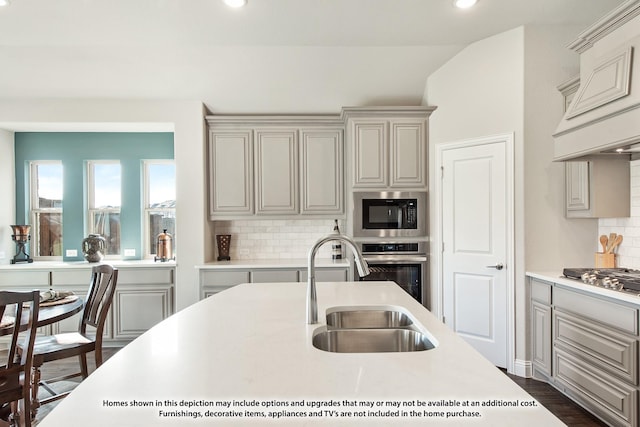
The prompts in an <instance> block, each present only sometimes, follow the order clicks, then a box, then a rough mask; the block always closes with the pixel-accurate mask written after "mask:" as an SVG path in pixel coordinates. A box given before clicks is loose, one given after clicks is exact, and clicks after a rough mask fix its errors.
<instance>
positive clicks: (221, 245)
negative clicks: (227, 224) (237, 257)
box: [216, 234, 231, 261]
mask: <svg viewBox="0 0 640 427" xmlns="http://www.w3.org/2000/svg"><path fill="white" fill-rule="evenodd" d="M216 240H217V242H218V261H229V260H230V259H231V257H230V256H229V247H230V246H231V235H230V234H218V235H217V236H216Z"/></svg>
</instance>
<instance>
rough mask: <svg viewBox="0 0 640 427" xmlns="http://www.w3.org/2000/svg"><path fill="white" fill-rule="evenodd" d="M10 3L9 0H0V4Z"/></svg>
mask: <svg viewBox="0 0 640 427" xmlns="http://www.w3.org/2000/svg"><path fill="white" fill-rule="evenodd" d="M9 3H10V1H9V0H0V6H8V5H9Z"/></svg>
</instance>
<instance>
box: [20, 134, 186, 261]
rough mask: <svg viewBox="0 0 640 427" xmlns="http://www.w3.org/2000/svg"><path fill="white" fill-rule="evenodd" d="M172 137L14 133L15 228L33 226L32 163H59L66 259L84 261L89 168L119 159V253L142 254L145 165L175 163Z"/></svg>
mask: <svg viewBox="0 0 640 427" xmlns="http://www.w3.org/2000/svg"><path fill="white" fill-rule="evenodd" d="M173 158H174V155H173V133H85V132H82V133H75V132H62V133H42V132H16V134H15V159H16V160H15V161H16V166H15V167H16V224H29V197H28V191H29V190H28V189H29V162H31V161H34V160H60V161H62V166H63V179H64V184H63V199H64V201H63V215H62V233H63V245H64V248H63V254H64V253H66V250H67V249H76V250H77V251H78V257H73V258H69V257H64V260H65V261H82V260H83V259H84V258H83V257H82V248H81V246H82V239H84V238H85V237H86V227H85V225H86V223H85V216H86V215H85V213H86V203H85V202H86V197H87V191H86V176H87V174H86V163H87V161H90V160H119V161H120V165H121V170H122V208H121V212H120V221H121V248H122V253H124V249H125V248H126V249H135V250H136V256H135V257H126V258H125V257H123V259H140V258H141V257H142V255H143V254H142V251H143V243H142V239H143V215H142V209H143V206H142V203H143V191H144V190H143V188H142V177H143V175H144V171H143V164H142V161H143V160H160V159H173Z"/></svg>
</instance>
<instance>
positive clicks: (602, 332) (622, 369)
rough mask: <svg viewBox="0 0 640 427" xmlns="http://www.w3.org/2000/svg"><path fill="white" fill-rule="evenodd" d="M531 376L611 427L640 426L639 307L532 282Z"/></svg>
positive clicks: (548, 284) (546, 283)
mask: <svg viewBox="0 0 640 427" xmlns="http://www.w3.org/2000/svg"><path fill="white" fill-rule="evenodd" d="M529 284H530V291H531V304H530V308H531V313H530V316H531V317H530V321H531V343H532V345H531V350H532V357H531V359H532V365H533V376H534V378H536V379H539V380H544V381H547V382H549V383H550V384H552V385H553V386H554V387H556V388H557V389H558V390H560V391H562V392H563V393H564V394H566V395H567V396H569V397H571V398H572V399H573V400H575V401H576V402H578V403H579V404H581V405H582V406H583V407H585V408H586V409H587V410H589V411H590V412H592V413H593V414H595V415H596V416H598V417H599V418H601V419H602V420H603V421H605V422H606V423H607V424H609V425H612V426H629V427H634V426H635V427H637V426H638V405H639V402H638V396H639V393H640V389H639V378H638V374H639V372H638V368H639V364H640V361H639V359H638V357H639V353H638V352H639V349H638V346H639V327H640V324H639V313H638V308H639V306H638V305H634V304H629V303H626V302H623V301H617V300H614V299H610V298H606V297H603V296H599V295H597V294H591V293H588V292H581V291H577V290H574V289H570V288H567V287H564V286H562V284H558V283H552V282H547V281H543V280H538V279H536V278H530V279H529Z"/></svg>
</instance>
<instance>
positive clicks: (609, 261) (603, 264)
mask: <svg viewBox="0 0 640 427" xmlns="http://www.w3.org/2000/svg"><path fill="white" fill-rule="evenodd" d="M616 263H617V259H616V254H608V253H605V252H596V257H595V266H596V268H616Z"/></svg>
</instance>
